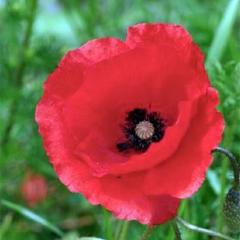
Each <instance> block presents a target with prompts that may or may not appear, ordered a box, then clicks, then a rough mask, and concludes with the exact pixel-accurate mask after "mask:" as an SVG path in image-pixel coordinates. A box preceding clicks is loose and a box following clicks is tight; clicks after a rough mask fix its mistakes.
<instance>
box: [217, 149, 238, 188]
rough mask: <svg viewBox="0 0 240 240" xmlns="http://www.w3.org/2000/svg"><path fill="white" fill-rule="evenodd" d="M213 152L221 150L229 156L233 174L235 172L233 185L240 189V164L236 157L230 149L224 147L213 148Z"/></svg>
mask: <svg viewBox="0 0 240 240" xmlns="http://www.w3.org/2000/svg"><path fill="white" fill-rule="evenodd" d="M213 152H220V153H223V154H224V155H225V156H226V157H228V159H229V161H230V163H231V165H232V169H233V174H234V183H233V187H234V188H235V189H239V188H240V165H239V163H238V161H237V159H236V157H235V156H234V155H233V154H232V153H231V152H230V151H229V150H227V149H225V148H222V147H216V148H215V149H213Z"/></svg>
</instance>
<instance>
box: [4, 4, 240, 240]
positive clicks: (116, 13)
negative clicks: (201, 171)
mask: <svg viewBox="0 0 240 240" xmlns="http://www.w3.org/2000/svg"><path fill="white" fill-rule="evenodd" d="M229 4H230V7H229V6H228V5H229ZM139 22H169V23H178V24H181V25H183V26H184V27H185V28H186V29H187V30H188V31H189V32H190V33H191V35H192V36H193V39H194V41H195V42H196V43H197V44H198V45H199V46H200V47H201V49H202V50H203V51H204V53H205V55H206V57H207V69H208V72H209V74H210V78H211V81H212V84H213V85H214V86H215V87H216V88H217V89H218V90H219V92H220V97H221V104H220V106H219V110H220V111H222V112H223V114H224V117H225V122H226V129H225V134H224V141H223V143H222V145H223V146H225V147H226V148H228V149H230V150H231V151H232V152H233V153H234V154H236V156H240V8H239V1H238V0H231V1H228V0H135V1H133V0H98V1H97V0H88V1H87V0H78V1H77V0H72V1H69V0H59V1H53V0H47V1H44V0H39V1H37V0H19V1H17V0H16V1H14V0H8V1H7V0H6V1H0V141H1V146H0V147H1V152H0V199H1V205H0V239H4V240H5V239H6V240H12V239H13V240H15V239H16V240H21V239H27V240H37V239H60V238H61V237H59V236H57V235H56V234H55V233H54V231H52V230H50V229H49V228H48V227H44V226H43V225H42V224H40V223H38V221H37V219H36V218H34V219H35V220H34V221H31V220H29V219H27V218H26V216H24V215H22V214H19V213H17V212H16V209H15V210H14V207H13V206H11V205H8V204H6V202H4V201H2V200H3V199H5V200H8V201H11V202H13V203H16V204H19V205H21V206H26V203H25V202H24V200H23V198H22V196H21V192H20V186H21V183H22V181H23V178H24V175H25V173H26V171H27V170H28V169H31V170H32V171H33V172H35V173H38V174H41V175H43V176H44V177H45V178H46V180H47V182H48V186H49V189H51V191H49V194H48V197H47V199H46V200H45V201H44V202H42V203H39V204H38V205H37V206H35V207H34V208H33V209H32V211H33V212H35V213H36V214H38V215H40V216H42V217H44V218H45V219H47V220H48V221H50V222H51V223H52V224H54V225H55V226H57V227H59V228H60V229H61V230H62V231H63V232H64V236H63V237H62V239H65V240H70V239H76V238H77V237H76V236H96V237H101V238H104V239H121V240H123V239H131V240H132V239H133V240H134V239H140V236H141V235H142V234H143V232H144V230H145V226H141V225H140V224H138V223H137V222H131V223H129V224H127V223H126V222H121V221H118V220H116V219H115V218H113V217H112V216H111V214H109V213H108V212H107V211H105V210H103V209H102V208H101V207H99V206H91V205H89V204H88V203H87V201H86V200H85V199H84V198H83V197H82V196H81V195H78V194H73V193H70V192H69V191H68V190H67V189H66V188H65V187H64V186H63V185H62V184H61V183H60V182H59V181H58V179H57V177H56V175H55V173H54V172H53V170H52V167H51V166H50V164H49V162H48V160H47V157H46V155H45V153H44V150H43V148H42V145H41V139H40V137H39V134H38V132H37V126H36V123H35V121H34V109H35V106H36V103H37V102H38V100H39V98H40V96H41V94H42V84H43V81H44V80H45V79H46V77H47V76H48V74H49V73H50V72H52V71H53V70H54V69H55V67H56V66H57V64H58V62H59V60H60V59H61V57H62V56H63V55H64V54H65V53H66V51H68V50H69V49H73V48H77V47H79V46H80V45H81V44H83V43H84V42H86V41H88V40H90V39H93V38H99V37H104V36H114V37H119V38H121V39H124V38H125V35H126V30H127V27H128V26H129V25H133V24H135V23H139ZM215 156H216V157H215V161H214V164H213V165H212V167H211V169H210V170H209V172H208V175H207V179H206V181H205V182H204V184H203V186H202V188H201V189H200V190H199V192H198V193H197V194H195V195H194V196H193V197H192V198H191V199H188V200H185V201H183V203H182V205H181V208H180V211H179V215H180V216H181V217H182V218H184V219H185V220H187V221H188V222H191V223H192V224H196V225H199V226H202V227H205V228H211V229H214V230H217V231H220V232H223V233H225V234H228V235H231V234H230V233H229V231H228V229H227V228H226V226H225V224H224V221H223V218H222V204H223V201H224V197H225V194H226V192H227V191H228V189H229V187H230V183H231V180H232V178H233V176H232V172H231V171H230V167H229V163H228V161H227V160H225V159H224V157H222V156H219V154H216V155H215ZM193 157H194V156H193ZM20 211H21V209H20ZM69 223H71V224H69ZM119 232H120V234H118V233H119ZM182 234H183V238H184V239H200V240H205V239H213V238H210V237H208V236H206V235H201V234H198V233H193V232H190V231H188V230H187V229H184V228H182ZM235 237H236V238H237V236H235ZM149 239H167V240H171V239H174V233H173V230H172V228H171V225H169V224H166V225H164V226H163V225H162V226H159V227H157V228H156V229H154V230H153V233H152V235H151V236H150V237H149Z"/></svg>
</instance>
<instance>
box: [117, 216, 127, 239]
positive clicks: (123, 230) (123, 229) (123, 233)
mask: <svg viewBox="0 0 240 240" xmlns="http://www.w3.org/2000/svg"><path fill="white" fill-rule="evenodd" d="M128 226H129V222H127V221H124V222H123V224H122V227H121V230H120V234H119V238H118V240H126V239H127V238H126V236H127V230H128Z"/></svg>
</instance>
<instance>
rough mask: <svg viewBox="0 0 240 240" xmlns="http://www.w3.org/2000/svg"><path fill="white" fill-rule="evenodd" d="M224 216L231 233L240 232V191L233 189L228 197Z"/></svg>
mask: <svg viewBox="0 0 240 240" xmlns="http://www.w3.org/2000/svg"><path fill="white" fill-rule="evenodd" d="M223 215H224V218H225V222H226V225H227V227H228V229H229V231H231V232H233V233H239V232H240V189H238V190H236V189H233V188H231V189H230V190H229V192H228V194H227V196H226V199H225V203H224V207H223Z"/></svg>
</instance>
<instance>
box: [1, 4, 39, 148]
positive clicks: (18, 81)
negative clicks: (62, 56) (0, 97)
mask: <svg viewBox="0 0 240 240" xmlns="http://www.w3.org/2000/svg"><path fill="white" fill-rule="evenodd" d="M37 3H38V0H31V1H29V5H30V6H29V9H30V10H29V13H30V15H29V16H28V18H27V27H26V32H25V35H24V38H23V43H22V44H19V46H20V47H21V48H20V49H19V51H20V52H19V59H20V60H19V64H18V67H17V69H16V74H15V85H16V87H17V88H18V91H19V90H20V89H21V87H22V84H23V77H24V73H25V70H26V63H27V62H26V53H27V51H28V49H29V45H30V39H31V35H32V31H33V24H34V21H35V18H36V12H37ZM19 96H20V94H17V96H16V97H15V99H14V100H13V102H12V104H11V106H10V110H9V118H8V121H7V123H6V127H5V129H4V131H3V135H2V138H1V142H0V146H1V147H3V145H6V144H7V143H8V141H9V135H10V133H11V130H12V127H13V124H14V120H15V115H16V111H17V105H18V100H19Z"/></svg>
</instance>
